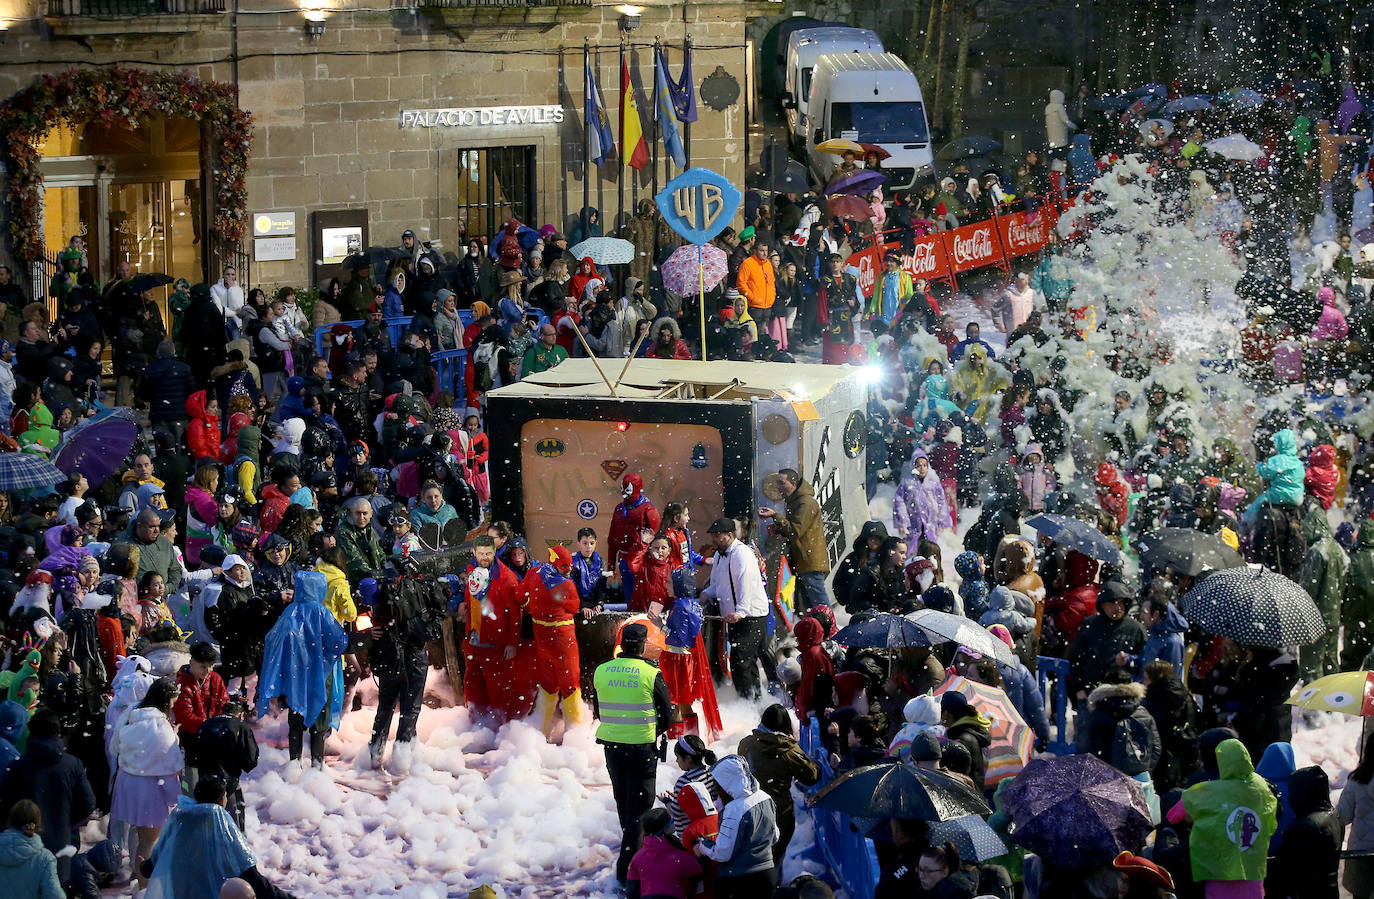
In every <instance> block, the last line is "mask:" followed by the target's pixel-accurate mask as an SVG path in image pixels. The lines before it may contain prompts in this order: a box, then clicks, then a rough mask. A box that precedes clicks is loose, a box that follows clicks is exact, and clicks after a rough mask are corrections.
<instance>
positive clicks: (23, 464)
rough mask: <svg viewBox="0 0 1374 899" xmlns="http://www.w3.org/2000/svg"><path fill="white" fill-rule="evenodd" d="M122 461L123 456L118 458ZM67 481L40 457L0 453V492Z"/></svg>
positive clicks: (62, 474)
mask: <svg viewBox="0 0 1374 899" xmlns="http://www.w3.org/2000/svg"><path fill="white" fill-rule="evenodd" d="M119 458H120V460H123V458H124V457H123V456H120V457H119ZM66 479H67V475H66V474H64V473H63V472H62V471H60V470H59V469H57V468H55V467H54V466H53V464H52V463H51V462H49V461H48V460H47V459H44V458H43V457H42V456H35V455H33V454H32V453H0V490H29V489H31V488H33V487H51V486H53V485H54V484H60V483H61V482H62V481H65V480H66Z"/></svg>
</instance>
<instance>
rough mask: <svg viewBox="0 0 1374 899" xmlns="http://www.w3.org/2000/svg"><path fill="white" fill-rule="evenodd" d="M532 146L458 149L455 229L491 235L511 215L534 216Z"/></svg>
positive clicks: (530, 219) (531, 218) (524, 218)
mask: <svg viewBox="0 0 1374 899" xmlns="http://www.w3.org/2000/svg"><path fill="white" fill-rule="evenodd" d="M534 166H535V155H534V147H491V148H489V149H473V150H459V151H458V218H459V220H460V221H459V227H458V230H459V231H460V232H461V233H463V234H464V235H472V236H483V235H484V236H486V237H493V236H495V234H496V232H497V231H498V230H499V229H500V227H501V225H502V224H504V223H505V222H506V221H508V220H509V219H510V218H511V217H512V216H514V217H515V218H518V219H519V220H520V221H522V222H525V223H529V222H533V221H534V219H535V213H536V210H535V208H534V188H535V168H534Z"/></svg>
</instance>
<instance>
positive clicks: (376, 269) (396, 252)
mask: <svg viewBox="0 0 1374 899" xmlns="http://www.w3.org/2000/svg"><path fill="white" fill-rule="evenodd" d="M409 255H410V254H409V253H407V252H406V251H405V250H403V249H401V248H400V247H377V246H373V247H368V248H367V249H365V250H360V251H358V252H357V253H354V254H353V255H351V256H349V257H347V258H346V259H344V261H343V262H341V263H340V264H339V268H338V271H337V273H336V277H338V278H339V279H340V280H343V281H347V280H348V279H349V278H351V277H352V276H353V266H355V265H358V264H359V263H366V264H367V265H370V266H372V280H373V282H374V283H376V284H381V283H382V282H383V281H384V280H385V279H386V269H387V266H388V265H389V264H390V263H391V261H392V260H394V259H405V258H407V257H408V256H409Z"/></svg>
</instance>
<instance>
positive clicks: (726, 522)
mask: <svg viewBox="0 0 1374 899" xmlns="http://www.w3.org/2000/svg"><path fill="white" fill-rule="evenodd" d="M734 532H735V520H734V519H733V518H717V519H716V520H715V521H713V522H711V526H710V527H709V528H707V529H706V533H708V534H733V533H734Z"/></svg>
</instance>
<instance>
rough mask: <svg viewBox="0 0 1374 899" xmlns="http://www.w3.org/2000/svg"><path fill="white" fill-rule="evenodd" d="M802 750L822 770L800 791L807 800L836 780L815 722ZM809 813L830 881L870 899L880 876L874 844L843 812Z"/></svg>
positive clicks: (857, 898)
mask: <svg viewBox="0 0 1374 899" xmlns="http://www.w3.org/2000/svg"><path fill="white" fill-rule="evenodd" d="M801 748H802V751H803V752H805V753H806V754H807V755H808V756H810V757H811V758H812V760H813V761H815V762H816V764H817V765H819V766H820V769H821V779H820V780H819V781H817V782H816V784H815V785H814V786H810V787H803V788H802V789H803V790H804V791H805V792H806V794H807V795H808V796H814V795H816V793H817V792H819V791H820V789H821V787H823V786H825V785H826V784H827V783H829V782H830V781H831V780H832V779H833V778H834V777H835V772H834V770H833V769H832V768H831V767H830V757H829V754H828V753H827V752H826V751H825V746H824V744H822V742H821V726H820V724H819V722H817V721H816V719H815V718H811V719H810V720H808V721H807V722H806V723H805V724H804V725H803V726H802V732H801ZM809 811H810V813H811V821H812V824H813V826H814V827H815V831H816V851H817V852H819V853H820V856H821V860H822V861H824V862H825V865H826V867H827V868H828V869H829V871H830V874H831V879H833V880H837V881H839V883H840V884H841V885H842V886H843V887H844V889H845V892H847V893H848V894H849V895H850V897H851V899H873V890H874V889H875V888H876V887H877V886H878V876H879V871H878V854H877V852H876V851H875V850H874V848H873V841H872V840H870V839H868V838H867V837H865V836H864V835H863V834H862V833H860V832H859V831H858V830H856V829H855V828H854V826H853V825H852V824H851V823H850V820H851V819H850V817H849V816H848V815H846V814H845V813H844V812H834V811H830V810H829V809H823V808H815V807H812V808H810V809H809Z"/></svg>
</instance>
